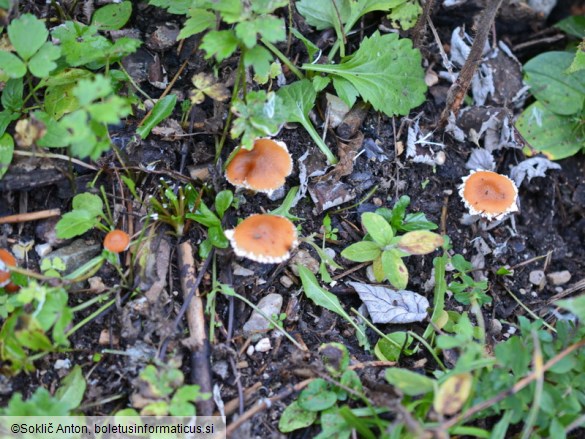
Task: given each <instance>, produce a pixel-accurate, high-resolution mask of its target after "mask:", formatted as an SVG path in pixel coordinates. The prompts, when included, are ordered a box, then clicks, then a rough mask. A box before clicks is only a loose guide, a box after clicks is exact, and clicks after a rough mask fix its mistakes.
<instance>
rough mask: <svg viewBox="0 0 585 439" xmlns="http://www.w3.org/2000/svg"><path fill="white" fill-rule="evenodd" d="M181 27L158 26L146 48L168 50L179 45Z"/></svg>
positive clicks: (174, 25)
mask: <svg viewBox="0 0 585 439" xmlns="http://www.w3.org/2000/svg"><path fill="white" fill-rule="evenodd" d="M179 30H180V29H179V27H178V26H177V25H176V24H174V23H166V24H164V25H161V26H158V27H157V28H156V29H155V31H154V32H153V33H152V34H151V35H150V37H149V38H148V39H147V40H146V46H147V47H148V48H149V49H152V50H166V49H169V48H171V47H172V46H174V45H175V44H176V43H177V36H178V35H179Z"/></svg>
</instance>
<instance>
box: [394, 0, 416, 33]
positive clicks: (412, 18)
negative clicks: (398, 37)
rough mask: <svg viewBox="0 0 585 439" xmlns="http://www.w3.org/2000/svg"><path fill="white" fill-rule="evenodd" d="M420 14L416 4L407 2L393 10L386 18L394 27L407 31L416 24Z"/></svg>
mask: <svg viewBox="0 0 585 439" xmlns="http://www.w3.org/2000/svg"><path fill="white" fill-rule="evenodd" d="M421 12H422V8H421V7H420V5H419V4H418V2H412V3H411V2H410V1H407V2H404V3H402V4H401V5H398V6H396V7H395V8H393V9H392V12H391V13H390V15H388V18H389V19H390V20H392V25H393V26H394V27H397V28H400V29H403V30H408V29H410V28H411V27H413V26H414V25H415V24H416V21H417V20H418V17H419V15H420V14H421Z"/></svg>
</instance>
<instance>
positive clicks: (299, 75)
mask: <svg viewBox="0 0 585 439" xmlns="http://www.w3.org/2000/svg"><path fill="white" fill-rule="evenodd" d="M260 41H262V44H264V45H265V46H266V47H267V48H268V50H270V51H271V52H272V53H274V54H275V55H276V56H277V57H278V59H279V60H281V61H282V63H283V64H284V65H285V66H287V67H288V68H289V70H290V71H291V72H293V73H294V74H295V75H296V77H297V78H299V79H305V75H303V72H301V71H300V70H299V69H298V68H297V67H296V66H295V65H294V64H293V63H292V62H291V60H290V59H288V57H287V56H286V55H285V54H284V53H282V52H281V51H280V50H278V48H277V47H276V46H275V45H274V44H272V43H270V42H268V41H266V40H265V39H264V38H262V39H261V40H260Z"/></svg>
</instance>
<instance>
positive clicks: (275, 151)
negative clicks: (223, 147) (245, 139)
mask: <svg viewBox="0 0 585 439" xmlns="http://www.w3.org/2000/svg"><path fill="white" fill-rule="evenodd" d="M292 167H293V163H292V158H291V155H290V154H289V152H288V149H287V147H286V144H285V143H284V142H279V141H276V140H272V139H257V140H256V141H255V142H254V148H253V149H251V150H247V149H244V148H242V149H240V150H239V151H238V152H236V153H235V154H234V156H233V157H232V158H231V161H230V162H229V164H228V165H227V167H226V170H225V177H226V178H227V180H228V181H229V182H230V183H231V184H233V185H234V186H236V187H244V188H246V189H251V190H253V191H256V192H264V193H266V194H268V195H270V194H272V192H274V191H275V190H276V189H278V188H280V187H281V186H283V185H284V182H285V179H286V177H288V176H289V175H290V173H291V172H292Z"/></svg>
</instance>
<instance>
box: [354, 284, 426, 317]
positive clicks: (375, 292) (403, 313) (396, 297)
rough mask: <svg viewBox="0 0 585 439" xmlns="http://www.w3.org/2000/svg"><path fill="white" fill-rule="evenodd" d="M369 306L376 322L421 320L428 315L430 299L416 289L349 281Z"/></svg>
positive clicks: (369, 310)
mask: <svg viewBox="0 0 585 439" xmlns="http://www.w3.org/2000/svg"><path fill="white" fill-rule="evenodd" d="M348 285H351V286H352V287H353V288H354V289H355V290H356V292H357V293H358V294H359V296H360V299H361V300H362V301H363V302H364V304H365V305H366V307H367V308H368V312H369V313H370V316H371V317H372V322H374V323H395V324H398V323H412V322H420V321H422V320H424V319H425V317H426V316H427V308H428V307H429V301H428V300H427V298H426V297H424V296H421V295H420V294H418V293H415V292H414V291H408V290H399V291H394V290H391V289H390V288H385V287H379V286H374V285H368V284H363V283H360V282H348Z"/></svg>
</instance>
